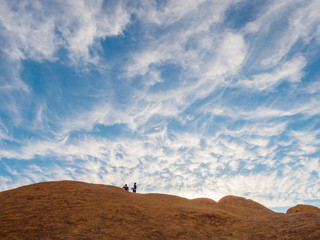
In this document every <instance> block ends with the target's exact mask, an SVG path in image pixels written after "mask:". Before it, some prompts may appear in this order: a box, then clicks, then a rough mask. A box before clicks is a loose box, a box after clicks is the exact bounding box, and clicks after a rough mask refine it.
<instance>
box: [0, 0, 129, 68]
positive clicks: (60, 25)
mask: <svg viewBox="0 0 320 240" xmlns="http://www.w3.org/2000/svg"><path fill="white" fill-rule="evenodd" d="M102 3H103V2H102V1H94V2H88V1H67V2H64V1H62V2H61V1H58V2H45V1H19V2H8V1H2V7H1V10H0V11H1V12H0V24H1V25H2V28H1V35H2V37H3V38H4V39H5V40H4V41H5V42H4V44H3V51H5V52H6V53H7V55H8V56H9V57H10V58H11V59H13V60H20V59H32V60H35V61H43V60H49V61H55V60H56V59H57V57H58V56H57V51H58V50H59V49H63V48H65V49H67V50H68V53H69V57H70V59H71V60H72V61H74V62H78V61H82V62H84V63H86V62H96V58H97V55H96V53H95V52H94V47H95V46H94V44H97V43H98V41H99V39H103V38H105V37H108V36H115V35H119V34H122V31H123V29H124V28H125V26H126V25H127V24H128V23H129V21H130V14H129V13H128V12H127V11H125V10H124V7H123V5H122V3H121V2H119V3H118V4H117V5H116V6H115V7H114V8H113V9H108V11H107V13H105V12H104V11H105V9H104V8H103V6H102Z"/></svg>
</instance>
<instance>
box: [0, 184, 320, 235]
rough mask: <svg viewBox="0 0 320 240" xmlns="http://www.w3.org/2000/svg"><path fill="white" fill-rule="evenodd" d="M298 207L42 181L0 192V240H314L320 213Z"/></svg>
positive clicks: (225, 198)
mask: <svg viewBox="0 0 320 240" xmlns="http://www.w3.org/2000/svg"><path fill="white" fill-rule="evenodd" d="M304 206H305V205H298V206H297V207H295V208H292V209H293V210H292V212H295V213H297V212H298V213H299V214H292V213H291V210H290V211H289V210H288V213H287V214H283V213H275V212H273V211H271V210H270V209H268V208H266V207H264V206H262V205H261V204H259V203H256V202H254V201H252V200H248V199H245V198H241V197H235V196H226V197H224V198H222V199H221V200H220V201H218V202H215V201H213V200H210V199H205V198H199V199H193V200H189V199H185V198H181V197H177V196H172V195H165V194H139V193H136V194H135V193H131V192H127V191H124V190H123V189H121V188H118V187H114V186H107V185H98V184H88V183H83V182H74V181H60V182H45V183H37V184H33V185H29V186H24V187H20V188H17V189H13V190H9V191H4V192H1V193H0V239H14V240H18V239H41V240H45V239H79V240H81V239H83V240H84V239H320V212H319V211H316V209H317V208H316V207H313V206H311V208H312V207H313V208H312V211H311V210H310V209H311V208H310V206H305V207H304ZM297 209H298V210H297ZM301 209H302V210H301ZM295 210H297V211H295Z"/></svg>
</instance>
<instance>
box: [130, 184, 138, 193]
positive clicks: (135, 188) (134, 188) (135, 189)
mask: <svg viewBox="0 0 320 240" xmlns="http://www.w3.org/2000/svg"><path fill="white" fill-rule="evenodd" d="M131 189H132V192H134V193H135V192H137V184H136V183H134V184H133V187H132V188H131Z"/></svg>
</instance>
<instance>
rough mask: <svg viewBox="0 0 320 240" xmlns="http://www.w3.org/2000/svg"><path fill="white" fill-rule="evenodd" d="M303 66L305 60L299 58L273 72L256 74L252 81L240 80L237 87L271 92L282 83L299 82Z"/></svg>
mask: <svg viewBox="0 0 320 240" xmlns="http://www.w3.org/2000/svg"><path fill="white" fill-rule="evenodd" d="M305 66H306V60H305V58H304V57H301V56H299V57H296V58H294V59H292V60H291V61H288V62H285V63H283V64H282V65H280V66H279V67H278V68H276V69H275V70H274V71H273V72H267V73H262V74H257V75H254V76H253V77H252V79H246V80H240V81H239V82H238V85H239V86H243V87H246V88H252V89H254V90H257V91H267V90H273V89H274V88H275V87H276V86H277V85H279V84H280V83H281V82H284V81H288V82H299V81H300V80H301V78H302V76H303V72H302V70H303V68H304V67H305Z"/></svg>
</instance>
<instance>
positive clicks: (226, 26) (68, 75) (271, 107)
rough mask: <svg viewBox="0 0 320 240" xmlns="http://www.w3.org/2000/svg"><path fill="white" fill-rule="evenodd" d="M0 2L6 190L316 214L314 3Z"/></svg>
mask: <svg viewBox="0 0 320 240" xmlns="http://www.w3.org/2000/svg"><path fill="white" fill-rule="evenodd" d="M0 3H1V8H0V60H1V65H0V159H1V160H0V182H1V184H0V190H1V191H3V190H7V189H12V188H15V187H18V186H22V185H27V184H31V183H35V182H40V181H51V180H63V179H70V180H78V181H86V182H92V183H103V184H112V185H116V186H122V185H123V184H124V183H128V184H130V185H132V184H133V182H137V183H138V191H139V192H161V193H169V194H176V195H180V196H184V197H189V198H194V197H209V198H212V199H214V200H219V199H220V198H221V197H223V196H225V195H229V194H232V195H237V196H244V197H246V198H251V199H253V200H255V201H258V202H260V203H262V204H264V205H266V206H268V207H270V208H274V209H281V208H285V207H288V206H293V205H295V204H297V203H306V204H313V205H315V206H320V190H319V183H320V178H319V170H320V151H319V147H320V121H319V119H320V94H319V93H320V79H319V73H320V68H319V65H320V57H319V56H320V15H319V11H320V2H319V1H318V0H313V1H312V0H310V1H305V2H301V1H298V0H284V1H271V0H270V1H241V0H215V1H206V0H198V1H196V0H183V1H177V0H172V1H169V0H167V1H152V0H148V1H118V0H114V1H98V0H97V1H81V0H70V1H58V0H56V1H43V0H41V1H40V0H39V1H37V0H32V1H31V0H30V1H18V0H17V1H9V0H8V1H6V0H0Z"/></svg>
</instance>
